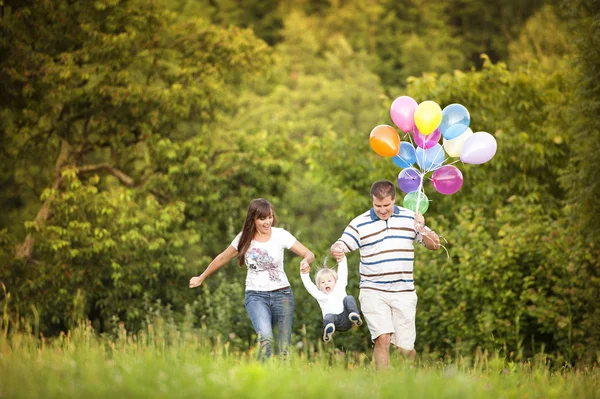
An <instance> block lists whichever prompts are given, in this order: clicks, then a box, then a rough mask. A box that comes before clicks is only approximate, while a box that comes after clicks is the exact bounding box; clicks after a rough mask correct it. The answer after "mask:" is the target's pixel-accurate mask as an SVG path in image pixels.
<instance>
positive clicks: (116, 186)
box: [0, 0, 285, 327]
mask: <svg viewBox="0 0 600 399" xmlns="http://www.w3.org/2000/svg"><path fill="white" fill-rule="evenodd" d="M174 17H175V15H174V14H173V13H171V12H168V11H166V10H165V9H163V8H161V7H158V6H157V5H156V4H155V3H152V2H150V3H149V2H145V1H117V0H114V1H94V2H78V3H76V4H69V3H68V2H66V1H57V2H52V3H50V2H39V3H36V4H34V5H22V4H13V3H12V2H5V6H4V8H3V15H2V19H1V20H0V24H1V25H0V28H1V30H2V35H1V38H0V49H1V51H0V53H1V54H2V55H1V57H2V58H1V59H0V76H1V78H2V80H3V82H4V85H3V86H2V89H1V90H2V92H1V93H2V95H1V96H0V98H1V99H2V104H1V105H2V111H1V112H2V115H3V116H4V117H3V118H2V122H1V123H2V129H0V130H2V131H3V135H2V137H1V138H2V140H3V144H5V145H6V147H5V148H6V149H5V151H6V153H8V154H9V155H10V156H11V158H10V160H11V162H12V163H9V164H8V165H9V167H10V169H9V170H8V172H9V174H7V176H9V177H10V176H12V177H10V178H12V179H13V180H14V181H15V183H16V184H21V185H29V187H30V192H31V194H29V197H27V198H25V199H26V200H28V201H30V200H31V197H33V196H34V195H36V194H38V193H40V194H42V196H41V201H42V202H41V203H39V202H38V205H37V206H38V209H39V210H37V211H36V213H33V214H31V213H30V214H27V215H25V216H26V217H27V218H30V220H31V219H33V221H32V222H30V223H27V235H26V237H25V238H24V240H23V241H22V242H21V244H20V245H19V246H18V248H17V251H16V258H17V259H18V260H17V261H13V260H11V256H9V255H8V251H7V249H6V248H5V249H4V254H5V257H6V258H8V260H7V261H6V262H3V265H4V266H3V267H2V278H1V280H2V281H3V282H4V284H5V285H6V286H7V288H8V290H9V291H10V292H12V293H13V297H12V298H13V299H12V300H13V303H12V305H14V309H17V310H18V311H19V312H28V311H29V306H30V305H35V306H37V307H39V310H40V311H41V312H42V315H43V317H44V319H43V321H46V322H47V325H48V324H52V325H56V326H58V327H60V326H63V325H64V324H65V323H66V322H67V320H68V317H69V316H68V315H69V314H70V313H71V312H72V310H73V307H74V304H73V298H74V297H75V296H76V293H77V292H78V291H82V292H83V296H84V302H86V304H85V306H86V311H87V314H88V315H90V316H94V315H96V316H97V315H100V316H101V317H102V318H103V320H104V321H106V320H107V319H110V317H111V316H112V315H113V314H115V315H118V316H119V317H121V318H123V319H125V320H129V321H139V320H140V319H142V318H143V315H142V313H141V308H142V306H143V303H144V302H152V301H155V300H162V301H163V303H170V304H172V305H173V306H178V307H180V308H181V307H182V306H183V298H184V297H185V296H186V295H187V298H188V299H189V298H190V296H189V295H190V294H188V293H187V291H186V284H185V281H186V277H187V278H189V276H188V273H189V272H185V266H186V264H185V263H186V262H185V258H183V254H185V253H186V252H185V251H189V250H190V248H191V250H192V253H193V254H195V255H196V256H198V257H204V258H200V260H201V261H202V260H203V261H206V258H205V257H206V256H211V255H212V254H213V252H212V250H211V248H212V246H211V243H210V242H207V244H206V246H204V245H199V244H198V243H199V241H200V240H204V239H211V238H212V237H211V236H208V237H205V236H204V235H203V233H204V231H203V230H202V228H199V227H198V226H204V225H206V231H208V230H209V229H210V230H212V231H219V229H221V231H223V230H227V229H229V230H231V229H233V228H239V226H235V227H233V226H231V224H230V223H231V217H230V216H231V215H229V214H228V213H223V212H220V211H221V210H222V209H223V208H224V206H223V205H222V203H221V202H220V201H227V200H231V199H235V201H234V203H233V204H232V205H233V206H241V203H244V207H245V206H246V202H247V198H248V197H249V196H253V195H256V194H257V193H260V192H263V191H273V190H274V191H276V188H274V187H276V186H277V185H278V184H279V183H278V180H277V179H278V178H279V176H281V175H285V165H284V164H282V163H278V162H276V161H270V160H267V161H265V162H261V159H262V158H260V157H259V156H254V157H253V156H250V155H248V154H255V155H256V154H261V153H263V152H264V151H265V148H266V147H264V146H263V144H264V145H265V146H267V145H269V144H270V141H269V140H266V141H264V142H262V141H259V142H257V143H254V142H252V145H249V146H247V147H246V148H244V147H243V145H244V140H243V139H241V138H240V137H239V133H238V132H233V133H232V132H229V131H228V130H227V129H226V128H222V127H221V128H220V129H221V131H218V130H217V129H218V128H219V126H221V125H220V124H221V123H222V120H223V119H222V115H223V114H224V113H226V112H227V111H228V110H229V109H231V107H232V106H233V104H234V102H235V100H236V89H239V88H240V87H242V85H243V83H244V82H245V81H248V80H252V79H253V78H256V77H257V76H260V74H261V73H262V72H263V71H264V70H265V68H267V66H268V65H269V62H270V56H269V51H268V46H267V45H266V44H265V43H264V42H262V41H260V40H258V39H256V38H255V37H254V36H253V35H252V34H251V32H249V31H244V30H240V29H238V28H227V29H223V28H218V27H215V26H212V25H209V24H207V23H206V22H204V21H202V20H187V21H183V22H181V23H176V22H175V18H174ZM32 26H35V27H36V28H35V29H32V28H31V27H32ZM42 37H43V40H42V39H41V38H42ZM215 130H217V131H218V132H219V133H220V135H219V134H215V133H214V131H215ZM246 151H248V154H246ZM246 156H248V157H249V158H252V159H254V166H255V167H254V168H249V169H248V170H244V169H243V168H238V169H234V168H231V165H233V164H234V163H235V160H239V159H240V157H242V159H243V157H246ZM17 159H18V160H19V164H17V163H16V161H17ZM223 159H226V161H225V162H224V161H223ZM263 168H265V169H266V170H267V171H268V173H267V174H266V175H265V174H264V173H263ZM28 176H34V177H35V178H27V177H28ZM236 179H238V180H236ZM230 190H231V191H230ZM17 193H19V191H17ZM31 209H32V207H31V206H28V207H24V208H23V209H22V211H23V212H28V211H31ZM19 217H23V215H22V214H20V215H19ZM15 220H17V219H15ZM207 220H208V222H206V221H207ZM10 222H11V220H10V219H9V220H7V225H10V224H9V223H10ZM203 222H206V223H205V224H203ZM13 242H14V241H13ZM196 261H197V259H193V262H192V263H193V265H191V266H194V267H190V269H197V263H195V262H196ZM17 293H18V295H17ZM184 293H185V294H184ZM49 297H51V298H53V300H50V301H48V300H46V299H45V298H49Z"/></svg>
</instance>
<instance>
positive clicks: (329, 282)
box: [319, 274, 335, 294]
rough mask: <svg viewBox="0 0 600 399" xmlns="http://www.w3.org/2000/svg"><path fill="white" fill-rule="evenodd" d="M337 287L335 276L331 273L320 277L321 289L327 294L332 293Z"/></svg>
mask: <svg viewBox="0 0 600 399" xmlns="http://www.w3.org/2000/svg"><path fill="white" fill-rule="evenodd" d="M333 287H335V278H333V276H332V275H331V274H326V275H324V276H322V277H321V278H320V279H319V289H320V290H321V291H323V292H324V293H326V294H331V292H332V291H333Z"/></svg>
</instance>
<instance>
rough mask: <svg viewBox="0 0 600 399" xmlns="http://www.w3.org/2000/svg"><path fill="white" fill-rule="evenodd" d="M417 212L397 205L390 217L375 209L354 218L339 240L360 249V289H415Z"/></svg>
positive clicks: (393, 290)
mask: <svg viewBox="0 0 600 399" xmlns="http://www.w3.org/2000/svg"><path fill="white" fill-rule="evenodd" d="M414 220H415V214H414V212H413V211H411V210H408V209H406V208H401V207H399V206H394V213H393V214H392V216H391V217H390V218H389V219H388V220H381V219H379V217H378V216H377V214H376V213H375V211H374V210H373V208H371V210H369V211H367V212H365V213H363V214H362V215H360V216H358V217H356V218H354V220H352V221H351V222H350V224H349V225H348V227H346V230H344V234H343V235H342V237H341V238H340V239H339V240H338V241H340V242H341V243H342V244H343V245H344V246H345V250H346V251H347V252H348V251H354V250H356V249H359V250H360V288H361V289H369V290H377V291H385V292H411V291H414V290H415V285H414V280H413V262H414V251H415V250H414V246H413V243H414V242H415V241H417V242H421V241H422V237H421V235H420V234H416V233H415V230H414Z"/></svg>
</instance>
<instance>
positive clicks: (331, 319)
mask: <svg viewBox="0 0 600 399" xmlns="http://www.w3.org/2000/svg"><path fill="white" fill-rule="evenodd" d="M334 332H335V315H334V314H331V313H328V314H326V315H325V317H323V341H325V342H329V341H331V336H332V335H333V333H334Z"/></svg>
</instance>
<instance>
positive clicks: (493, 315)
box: [0, 0, 600, 362]
mask: <svg viewBox="0 0 600 399" xmlns="http://www.w3.org/2000/svg"><path fill="white" fill-rule="evenodd" d="M163 3H164V4H163ZM240 3H241V2H238V1H233V0H232V1H220V2H208V1H203V0H179V1H174V2H170V1H169V2H166V1H165V2H161V1H152V2H150V1H142V0H103V1H78V2H68V1H66V0H56V1H53V2H51V1H40V2H30V3H27V2H17V1H0V79H1V80H2V82H3V85H2V87H0V115H1V118H0V147H1V148H0V151H1V158H0V164H1V165H2V168H1V170H0V187H1V188H2V190H1V192H0V204H1V206H2V208H3V209H4V212H2V214H0V281H1V282H2V284H3V286H4V288H3V291H2V292H0V303H1V304H2V307H3V308H5V309H6V312H7V313H6V315H9V316H10V317H8V316H7V319H5V320H4V321H3V323H4V324H3V325H4V326H7V325H13V326H14V325H16V324H15V323H17V324H18V323H19V320H30V321H32V322H35V323H39V327H40V328H41V330H42V331H43V332H44V334H46V335H49V334H55V333H57V332H58V331H60V330H64V329H67V328H70V327H71V326H72V325H73V323H75V322H76V321H77V320H78V319H79V318H86V319H89V320H91V321H92V322H93V323H94V324H93V325H94V327H95V328H96V330H98V331H106V330H107V329H109V328H110V325H111V323H112V322H114V320H123V321H124V322H125V323H126V325H127V327H128V328H129V329H132V330H135V329H137V328H140V327H141V326H142V325H143V323H144V320H145V318H146V317H147V315H148V312H150V311H151V310H152V309H154V310H155V309H157V308H158V309H163V310H165V311H168V312H171V313H170V314H172V315H173V318H174V320H176V321H179V322H183V320H184V319H185V318H186V309H187V315H188V316H189V315H190V314H194V315H195V316H196V318H195V320H194V323H196V324H197V326H198V327H201V328H203V329H205V331H206V332H207V334H208V335H209V336H211V337H214V339H218V340H220V341H223V340H227V341H229V342H230V343H231V344H232V345H234V346H236V347H238V348H239V349H246V348H248V347H249V346H250V345H251V344H252V342H253V337H252V334H253V331H252V328H251V325H250V322H249V320H248V318H247V316H246V314H245V310H244V307H243V284H244V274H245V273H244V270H243V269H239V268H238V267H237V266H235V265H234V263H233V262H232V264H231V265H229V266H228V267H226V268H225V269H223V270H221V271H220V272H219V273H217V274H216V275H214V276H211V277H210V278H209V280H207V282H206V283H205V284H204V285H203V286H202V287H201V288H200V289H199V290H195V291H192V290H189V289H188V288H187V281H188V279H189V278H190V277H191V276H193V275H197V274H199V273H200V272H201V271H202V270H203V269H204V268H205V267H206V265H207V264H208V262H209V261H210V260H211V259H212V258H213V257H214V256H215V255H217V254H218V253H219V252H220V251H222V250H223V249H224V248H226V247H227V245H229V243H230V242H231V240H232V239H233V237H234V236H235V234H236V233H237V232H238V231H239V229H240V228H241V224H242V221H243V216H244V214H245V210H246V207H247V204H248V202H249V201H250V199H252V198H255V197H266V198H268V199H269V200H271V201H272V202H273V203H274V204H275V206H276V208H277V212H278V216H279V219H280V222H281V223H280V224H281V225H282V226H283V227H285V228H287V229H288V230H289V231H291V232H292V233H293V234H294V235H295V236H296V237H297V238H298V239H299V240H300V241H301V242H303V243H304V244H305V245H307V246H308V247H309V248H311V249H312V250H313V252H315V254H316V255H317V263H323V262H325V261H326V256H327V249H328V247H329V245H330V244H331V243H332V242H333V241H334V240H335V239H337V237H338V236H339V234H341V232H342V230H343V228H344V226H345V224H346V223H347V222H348V221H349V220H350V219H351V218H352V217H353V216H355V215H356V214H358V213H359V212H362V211H364V210H366V209H368V207H369V206H370V200H369V197H368V190H369V187H370V185H371V183H372V182H373V181H374V180H377V179H381V178H386V179H389V180H395V179H396V176H397V174H398V172H399V171H400V170H399V169H398V168H397V167H396V166H395V165H394V164H393V163H391V161H390V160H389V159H384V158H382V157H379V156H377V155H376V154H375V153H373V152H372V151H371V150H370V148H369V146H368V140H367V137H368V132H369V131H370V130H371V129H372V128H373V127H374V126H375V125H378V124H381V123H388V124H391V120H390V119H389V114H388V109H389V106H390V104H391V102H392V100H393V99H394V98H396V97H398V96H400V95H404V94H408V95H411V96H413V97H414V98H415V99H416V100H417V101H419V102H420V101H424V100H434V101H436V102H437V103H438V104H440V105H442V106H445V105H447V104H450V103H461V104H463V105H465V106H466V107H467V108H468V109H469V111H470V113H471V120H472V127H473V129H474V131H475V130H482V131H488V132H490V133H491V134H493V135H494V136H495V138H496V140H497V142H498V153H497V154H496V156H495V157H494V159H493V160H492V161H490V162H489V163H487V164H485V165H477V166H474V165H461V166H460V168H461V170H463V174H464V176H465V184H464V186H463V188H462V189H461V191H459V192H458V193H456V194H454V195H451V196H443V195H441V194H436V193H435V192H433V190H431V186H430V185H429V186H427V185H426V188H425V189H426V192H427V194H428V195H429V196H430V199H431V200H432V203H431V206H430V209H429V211H428V213H427V214H426V215H425V216H426V219H427V222H428V224H429V225H430V226H431V227H432V228H434V229H435V230H436V231H438V233H439V234H440V235H442V236H443V237H444V238H445V239H446V240H447V243H446V244H445V247H446V249H447V251H448V252H447V255H446V252H445V251H439V252H435V253H432V252H428V251H426V250H424V249H421V248H419V249H417V255H416V256H417V261H416V281H417V285H418V288H417V289H418V294H419V310H418V316H417V323H418V327H417V328H418V338H417V345H418V348H417V349H418V350H420V351H423V350H427V351H430V352H434V353H439V354H440V355H444V354H448V353H456V352H460V353H467V354H468V353H473V351H474V350H487V351H494V350H503V351H505V353H506V354H507V355H509V354H511V353H512V356H514V357H516V358H519V359H525V358H528V357H530V356H532V355H533V354H535V353H539V352H541V351H544V352H546V353H549V354H550V355H551V357H552V358H553V359H555V360H558V361H568V362H577V361H580V360H582V361H590V360H597V356H598V354H599V353H600V346H599V343H598V342H599V340H598V336H599V332H600V310H598V309H597V307H596V306H594V304H595V303H597V302H598V300H599V299H600V278H599V270H600V256H599V255H600V251H599V248H598V240H599V238H600V227H599V226H600V223H599V222H598V217H599V216H598V215H600V209H598V207H599V204H600V202H598V200H597V198H598V194H599V193H598V190H599V183H598V182H599V181H600V179H598V178H597V175H598V170H600V165H597V164H598V157H597V155H596V154H597V153H598V143H599V142H600V140H599V139H600V126H599V122H598V118H597V115H598V107H599V104H600V102H599V101H598V98H600V96H598V88H599V86H598V84H599V83H598V82H599V79H598V68H597V65H598V64H599V63H600V54H599V53H598V49H599V48H600V45H599V43H598V40H599V36H598V35H599V33H598V32H599V30H598V24H599V21H600V5H599V4H598V2H597V1H594V0H580V1H577V2H569V3H566V4H565V5H564V6H562V7H558V6H555V5H552V4H546V5H544V4H543V2H537V1H526V2H517V1H510V0H504V1H501V2H496V3H494V4H491V3H489V2H483V1H480V0H461V1H458V0H456V1H449V2H443V3H435V2H434V3H427V2H409V1H400V2H399V1H387V0H381V1H377V2H369V3H365V2H362V1H358V0H353V1H317V0H312V1H310V0H295V1H287V2H279V1H268V2H263V1H252V2H243V7H242V6H241V5H240ZM549 25H552V27H553V28H552V30H548V26H549ZM428 190H429V191H428ZM328 262H329V263H330V265H331V263H332V262H331V261H330V260H329V261H328ZM317 263H315V266H316V265H317ZM350 265H357V258H356V254H352V255H351V257H350ZM313 269H314V268H313ZM286 270H287V273H288V276H289V278H290V280H291V283H292V286H293V289H294V292H295V295H296V303H297V306H296V313H295V326H294V329H295V331H294V335H295V337H300V335H301V334H306V335H307V336H308V337H311V338H314V340H317V339H318V338H319V334H320V318H321V315H320V311H319V308H318V305H317V303H316V301H314V299H312V297H310V296H309V294H308V293H307V292H306V291H305V290H304V288H303V287H302V285H301V282H300V279H299V275H298V259H296V258H293V257H291V256H289V254H288V256H287V259H286ZM348 291H349V292H351V293H352V294H354V295H355V296H358V271H357V268H356V267H352V266H351V270H350V283H349V286H348ZM188 322H189V320H188ZM7 323H8V324H7ZM336 345H337V346H339V347H344V348H349V349H355V350H366V349H368V348H369V347H370V345H371V343H370V340H369V337H368V331H367V329H366V328H362V329H360V330H353V331H352V332H350V333H346V334H339V335H338V336H336ZM311 347H312V346H311Z"/></svg>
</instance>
